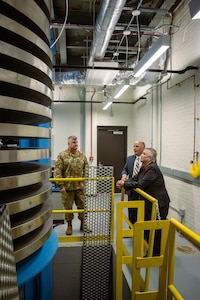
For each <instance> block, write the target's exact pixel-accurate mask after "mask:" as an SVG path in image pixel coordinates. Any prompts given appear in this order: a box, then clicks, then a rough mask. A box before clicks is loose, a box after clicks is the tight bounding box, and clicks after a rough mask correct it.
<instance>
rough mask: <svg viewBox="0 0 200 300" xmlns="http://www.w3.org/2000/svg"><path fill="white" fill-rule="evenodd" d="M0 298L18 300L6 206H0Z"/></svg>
mask: <svg viewBox="0 0 200 300" xmlns="http://www.w3.org/2000/svg"><path fill="white" fill-rule="evenodd" d="M0 262H1V264H0V299H9V300H19V293H18V286H17V277H16V266H15V259H14V252H13V242H12V236H11V228H10V219H9V214H8V209H7V206H5V205H1V206H0Z"/></svg>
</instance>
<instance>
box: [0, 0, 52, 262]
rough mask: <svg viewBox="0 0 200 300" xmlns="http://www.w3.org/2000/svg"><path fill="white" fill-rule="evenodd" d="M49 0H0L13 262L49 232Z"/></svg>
mask: <svg viewBox="0 0 200 300" xmlns="http://www.w3.org/2000/svg"><path fill="white" fill-rule="evenodd" d="M50 4H51V1H50V0H40V1H37V0H35V1H33V0H26V1H14V0H5V1H4V0H3V1H1V3H0V7H1V9H0V14H1V16H0V36H1V41H0V65H1V67H0V204H7V205H8V210H9V214H10V220H11V232H12V238H13V245H14V256H15V261H16V263H18V262H20V261H22V260H23V259H25V258H27V257H28V256H30V255H31V254H33V253H34V252H36V251H37V250H38V249H39V248H41V246H42V245H43V244H44V243H45V241H46V240H47V239H48V237H49V236H50V234H51V231H52V218H51V209H52V208H51V201H50V194H51V183H50V182H49V177H50V176H51V164H50V138H51V132H50V127H51V126H50V124H51V123H50V122H51V99H52V59H51V49H50V47H49V45H50V41H49V38H50V29H49V28H50V26H49V24H50V19H51V18H50V11H51V7H50Z"/></svg>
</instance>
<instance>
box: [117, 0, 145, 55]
mask: <svg viewBox="0 0 200 300" xmlns="http://www.w3.org/2000/svg"><path fill="white" fill-rule="evenodd" d="M142 2H143V0H140V2H139V3H138V5H137V10H139V9H140V7H141V5H142ZM134 18H135V16H134V15H132V17H131V19H130V21H129V23H128V25H127V27H126V29H125V31H126V30H129V28H130V26H131V24H132V22H133V20H134ZM138 24H139V21H138V16H137V30H138V37H139V38H138V42H139V47H141V46H140V31H139V26H138ZM124 38H126V37H125V35H124V34H123V36H122V38H121V41H120V43H119V44H118V46H117V50H116V51H115V52H118V51H119V48H120V47H121V45H122V43H123V40H124ZM139 50H140V48H139ZM138 52H140V51H138ZM137 59H139V54H138V55H137Z"/></svg>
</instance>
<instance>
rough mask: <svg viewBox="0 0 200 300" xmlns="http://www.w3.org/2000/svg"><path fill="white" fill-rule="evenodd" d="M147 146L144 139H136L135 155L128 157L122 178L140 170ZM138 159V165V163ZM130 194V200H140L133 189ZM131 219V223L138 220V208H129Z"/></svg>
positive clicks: (129, 176) (126, 177) (128, 193)
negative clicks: (142, 156) (142, 155)
mask: <svg viewBox="0 0 200 300" xmlns="http://www.w3.org/2000/svg"><path fill="white" fill-rule="evenodd" d="M144 148H145V144H144V142H143V141H136V142H135V143H134V146H133V150H134V155H130V156H128V157H127V160H126V163H125V165H124V167H123V169H122V177H121V179H122V180H126V179H128V178H131V177H133V176H134V175H136V174H137V173H138V172H139V169H140V166H141V164H142V162H141V160H140V157H141V154H142V152H143V150H144ZM137 161H138V165H137ZM126 193H127V195H128V200H129V201H130V200H138V198H139V194H138V193H137V192H135V191H134V190H132V191H127V192H126ZM128 215H129V220H130V221H131V223H133V224H134V223H135V222H137V209H136V208H129V210H128Z"/></svg>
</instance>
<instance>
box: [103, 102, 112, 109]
mask: <svg viewBox="0 0 200 300" xmlns="http://www.w3.org/2000/svg"><path fill="white" fill-rule="evenodd" d="M111 104H112V101H111V100H109V101H106V102H105V103H104V106H103V110H106V109H107V108H108V107H109V106H111Z"/></svg>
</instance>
